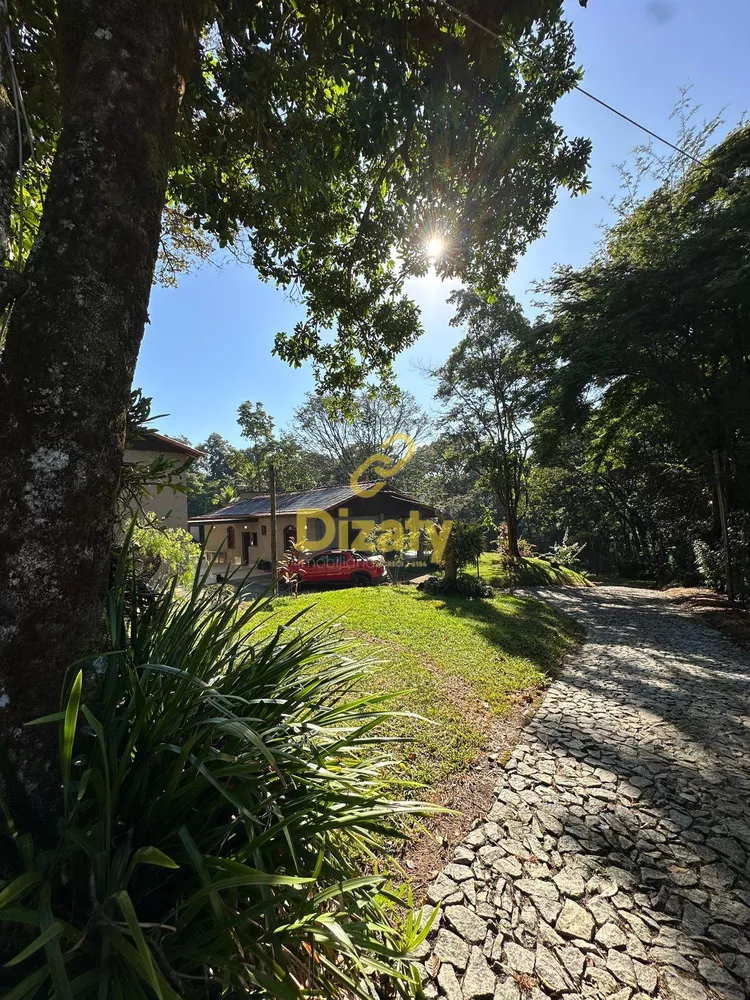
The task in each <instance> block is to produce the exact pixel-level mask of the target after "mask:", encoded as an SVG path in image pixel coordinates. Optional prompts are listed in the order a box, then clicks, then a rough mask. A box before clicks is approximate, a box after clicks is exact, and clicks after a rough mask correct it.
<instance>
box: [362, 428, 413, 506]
mask: <svg viewBox="0 0 750 1000" xmlns="http://www.w3.org/2000/svg"><path fill="white" fill-rule="evenodd" d="M397 442H400V443H401V444H405V445H406V450H405V451H404V453H403V455H402V456H401V458H399V459H398V460H397V461H396V460H394V459H393V458H391V457H390V455H385V454H383V452H377V454H375V455H370V457H369V458H366V459H365V460H364V462H363V463H362V464H361V465H360V466H359V468H357V469H355V470H354V472H353V473H352V475H351V479H350V483H351V486H352V489H353V490H354V492H355V493H356V494H357V495H358V496H361V497H374V496H375V494H376V493H379V492H380V490H382V488H383V487H384V486H385V482H384V480H381V482H379V483H375V484H374V485H373V486H369V487H367V486H360V484H359V481H360V479H361V478H362V477H363V476H364V474H365V473H366V472H367V471H368V469H372V471H373V472H374V473H375V475H376V476H383V477H384V479H390V477H391V476H395V475H397V474H398V473H399V472H401V470H402V469H403V468H405V467H406V466H407V465H408V464H409V462H411V460H412V458H413V457H414V450H415V446H414V439H413V438H410V437H409V435H408V434H402V433H398V434H392V435H391V436H390V437H389V438H388V440H387V441H384V442H383V445H382V447H383V449H386V448H390V446H391V445H393V444H396V443H397Z"/></svg>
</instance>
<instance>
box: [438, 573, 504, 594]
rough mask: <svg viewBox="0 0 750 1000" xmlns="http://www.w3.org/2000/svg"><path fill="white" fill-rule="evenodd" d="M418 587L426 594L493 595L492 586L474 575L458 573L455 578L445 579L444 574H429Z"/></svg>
mask: <svg viewBox="0 0 750 1000" xmlns="http://www.w3.org/2000/svg"><path fill="white" fill-rule="evenodd" d="M420 589H421V590H423V591H424V592H425V593H426V594H436V595H439V594H452V595H453V596H455V597H494V596H495V591H494V590H493V589H492V587H491V586H490V585H489V584H488V583H485V582H484V580H481V579H480V578H479V577H476V576H469V574H468V573H459V574H458V576H457V577H456V579H455V580H446V578H445V577H444V576H430V577H428V578H427V579H426V580H425V581H424V583H422V584H420Z"/></svg>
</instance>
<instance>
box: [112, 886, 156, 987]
mask: <svg viewBox="0 0 750 1000" xmlns="http://www.w3.org/2000/svg"><path fill="white" fill-rule="evenodd" d="M115 899H116V900H117V904H118V906H119V907H120V909H121V910H122V915H123V916H124V917H125V921H126V923H127V925H128V930H129V931H130V933H131V935H132V937H133V940H134V941H135V946H136V948H137V949H138V954H139V955H140V958H141V961H142V962H143V965H144V967H145V969H146V974H147V977H148V981H149V983H150V984H151V986H152V987H153V990H154V993H156V995H157V997H159V1000H163V997H162V992H161V986H160V985H159V979H158V976H157V975H156V969H155V968H154V963H153V959H152V958H151V950H150V948H149V946H148V944H147V943H146V939H145V938H144V936H143V931H142V930H141V925H140V924H139V923H138V917H137V916H136V912H135V907H134V906H133V901H132V900H131V898H130V896H129V895H128V894H127V892H125V890H122V891H121V892H117V893H115Z"/></svg>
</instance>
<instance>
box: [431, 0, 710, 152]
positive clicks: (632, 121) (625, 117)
mask: <svg viewBox="0 0 750 1000" xmlns="http://www.w3.org/2000/svg"><path fill="white" fill-rule="evenodd" d="M440 3H442V4H443V5H444V6H445V7H448V8H449V9H450V10H452V11H453V13H454V14H457V15H458V16H459V17H460V18H461V19H462V20H464V21H467V22H468V23H469V24H473V25H474V27H475V28H479V29H480V31H483V32H484V33H485V34H486V35H489V36H490V38H494V39H495V40H496V41H498V42H500V43H501V44H505V43H504V42H503V39H502V38H501V37H500V35H498V33H497V32H496V31H493V29H492V28H489V27H487V25H486V24H482V22H481V21H477V19H476V18H475V17H472V16H471V14H467V13H466V11H463V10H461V8H460V7H456V6H455V5H454V4H452V3H451V2H450V0H440ZM530 58H533V56H532V57H530ZM573 87H574V89H575V90H577V91H578V92H579V94H583V96H584V97H588V99H589V100H590V101H595V102H596V104H600V105H601V106H602V107H603V108H606V109H607V111H611V112H612V114H613V115H617V117H618V118H622V119H623V121H626V122H628V123H629V124H630V125H634V126H635V127H636V128H637V129H640V130H641V132H645V133H646V135H650V136H651V138H652V139H656V140H657V141H658V142H661V143H663V144H664V145H665V146H669V148H670V149H673V150H674V151H675V153H679V154H680V155H681V156H685V157H687V159H689V160H692V161H693V163H695V164H697V166H699V167H704V168H705V169H706V170H711V171H714V168H713V167H712V166H710V165H709V164H708V163H706V161H705V160H701V159H699V157H697V156H693V154H692V153H689V152H688V151H687V150H686V149H681V148H680V147H679V146H675V144H674V143H673V142H670V141H669V139H665V138H664V136H663V135H659V133H658V132H653V131H652V130H651V129H650V128H647V127H646V126H645V125H642V124H641V123H640V122H638V121H636V120H635V118H631V117H630V116H629V115H626V114H625V112H624V111H618V109H617V108H615V107H613V106H612V105H611V104H607V102H606V101H603V100H602V99H601V98H600V97H597V96H596V94H592V93H591V92H590V91H588V90H585V89H584V88H583V87H581V86H580V85H579V84H577V83H575V84H573Z"/></svg>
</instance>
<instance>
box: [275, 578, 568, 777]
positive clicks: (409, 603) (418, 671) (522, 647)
mask: <svg viewBox="0 0 750 1000" xmlns="http://www.w3.org/2000/svg"><path fill="white" fill-rule="evenodd" d="M306 606H309V609H310V610H309V611H308V612H307V613H306V614H305V616H304V617H303V619H302V621H301V622H299V623H296V624H295V625H294V626H293V627H304V625H305V622H307V623H309V624H317V623H319V622H323V621H330V620H332V619H334V618H338V617H339V616H344V618H343V625H344V627H345V629H346V631H347V632H348V633H349V634H351V635H352V636H353V637H354V638H355V640H358V639H361V640H362V650H363V652H365V653H367V654H371V655H372V654H374V655H375V656H376V657H377V658H378V659H379V660H382V661H383V662H382V664H381V665H379V666H378V667H377V668H376V669H375V670H374V671H373V672H372V673H371V674H369V675H368V676H367V678H366V682H365V690H366V691H367V692H368V693H370V692H372V693H375V692H386V691H387V692H402V693H399V694H398V696H397V698H396V699H395V700H394V703H393V707H394V708H398V709H401V710H405V711H409V712H415V713H417V714H419V715H421V716H424V717H425V719H426V720H429V722H428V721H419V720H415V719H412V718H407V719H403V718H402V719H395V720H393V721H392V722H391V723H390V724H389V729H390V732H389V735H405V736H409V737H410V738H411V739H412V740H413V742H411V743H409V744H407V745H406V746H404V747H399V748H397V753H399V754H400V755H401V756H403V758H404V759H403V763H402V765H401V766H400V768H399V770H398V773H397V774H396V775H395V778H396V780H397V782H408V781H419V782H423V783H425V784H427V785H434V784H435V783H437V782H439V781H440V780H441V779H443V778H445V777H447V776H448V775H450V774H451V773H453V772H455V771H459V770H462V769H464V768H465V767H466V766H467V765H468V764H470V763H471V762H472V761H473V760H475V759H476V758H477V757H478V756H479V755H480V753H481V752H482V749H483V748H485V747H486V746H487V743H488V738H489V735H490V733H491V731H492V726H493V722H494V721H495V720H496V718H497V717H498V716H503V715H505V714H507V713H508V712H509V711H510V710H511V709H512V707H513V705H514V703H516V702H517V701H518V699H519V698H520V697H521V696H522V693H524V692H535V691H536V690H538V689H539V688H540V687H542V686H543V685H544V684H545V683H546V682H547V679H548V678H549V676H550V674H551V673H552V672H553V671H554V669H555V668H556V667H557V665H558V664H559V663H560V660H561V658H562V656H563V654H564V653H565V652H566V651H567V650H569V649H570V648H572V646H574V645H575V643H576V641H578V639H579V638H580V631H579V628H578V626H577V625H575V623H573V622H572V621H570V620H568V619H565V618H563V617H561V616H560V615H558V614H557V613H556V612H554V611H553V610H552V609H551V608H549V607H548V606H547V605H545V604H542V603H541V602H539V601H534V600H528V599H522V598H517V597H511V596H509V595H502V596H497V597H495V598H494V599H493V600H491V601H479V600H467V599H460V598H450V599H446V598H442V597H439V598H438V597H430V596H427V595H424V594H422V593H421V592H419V591H417V590H416V588H414V587H409V586H397V587H372V588H362V589H346V590H336V591H328V592H324V593H320V594H312V595H311V594H306V595H304V596H302V597H300V598H297V599H291V598H281V599H279V600H278V601H276V603H275V611H276V612H277V614H274V616H273V619H272V621H273V626H274V627H275V626H276V625H277V624H280V623H283V621H284V616H285V615H286V614H287V613H288V615H289V616H290V617H291V615H293V614H296V613H298V612H299V611H300V610H301V609H302V608H303V607H306ZM270 624H271V623H270V622H269V625H270Z"/></svg>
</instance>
